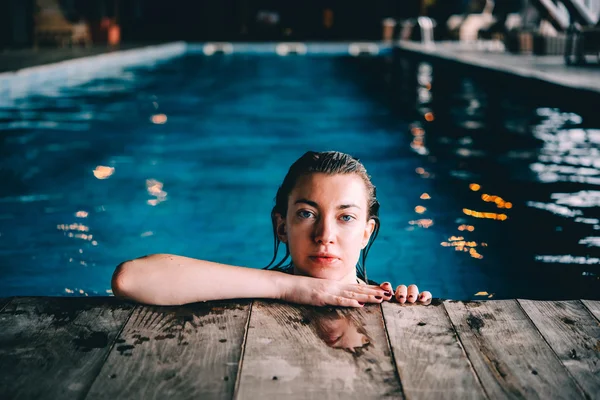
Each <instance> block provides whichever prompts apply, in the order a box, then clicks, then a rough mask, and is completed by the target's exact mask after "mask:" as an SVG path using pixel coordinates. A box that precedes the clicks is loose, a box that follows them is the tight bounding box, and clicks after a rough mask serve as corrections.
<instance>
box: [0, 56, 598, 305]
mask: <svg viewBox="0 0 600 400" xmlns="http://www.w3.org/2000/svg"><path fill="white" fill-rule="evenodd" d="M429 113H430V114H429ZM586 118H587V117H586ZM586 118H584V117H582V116H581V115H580V114H578V111H577V109H569V108H568V107H567V108H565V109H561V108H557V107H555V106H554V104H553V102H552V101H551V100H549V99H538V98H535V99H531V98H526V99H524V98H523V97H522V96H517V95H515V94H513V92H512V91H511V90H508V89H502V88H500V89H499V88H498V87H490V86H489V84H486V79H485V78H482V79H480V80H477V79H474V78H472V77H471V76H470V75H469V74H466V73H461V72H460V71H458V72H453V73H452V74H451V73H449V72H447V71H445V70H442V69H435V67H434V66H432V65H431V64H427V63H423V62H419V61H415V60H407V59H392V58H391V57H378V58H352V57H310V56H303V57H279V56H275V55H260V56H257V55H243V54H235V55H229V56H220V55H219V56H214V57H206V56H200V55H188V56H185V57H180V58H177V59H174V60H171V61H169V62H167V63H164V64H160V65H152V66H142V67H139V68H133V69H130V70H128V71H127V73H126V74H122V76H120V77H116V78H110V79H97V80H93V81H91V82H86V83H82V84H81V85H79V86H73V85H71V86H69V87H65V88H63V89H62V93H61V95H60V96H59V97H56V96H52V97H50V96H44V95H43V94H38V95H31V96H29V97H26V98H24V99H21V100H18V101H16V103H15V104H14V105H13V106H7V107H4V108H2V109H0V174H1V175H2V183H3V184H2V185H1V186H0V296H12V295H67V296H70V295H71V296H84V295H90V296H93V295H107V294H109V293H110V277H111V274H112V272H113V270H114V268H115V266H116V265H117V264H119V263H120V262H122V261H124V260H128V259H132V258H135V257H139V256H142V255H146V254H150V253H175V254H181V255H185V256H189V257H197V258H202V259H207V260H212V261H218V262H223V263H231V264H235V265H245V266H249V267H254V268H261V267H263V266H264V265H265V264H267V262H268V261H269V260H270V259H271V256H272V233H271V226H270V219H269V213H270V210H271V208H272V206H273V198H274V196H275V192H276V190H277V188H278V185H279V184H280V183H281V181H282V179H283V177H284V175H285V173H286V172H287V169H288V167H289V165H290V164H291V163H292V162H293V161H294V160H295V159H297V158H298V157H299V156H300V155H302V154H303V153H304V152H305V151H307V150H332V149H335V150H339V151H343V152H348V153H351V154H353V155H355V156H357V157H359V158H360V159H361V160H362V161H363V163H364V164H365V166H366V167H367V169H368V171H369V173H370V174H371V175H372V177H373V182H374V184H375V185H376V186H377V190H378V197H379V200H380V203H381V204H382V209H381V221H382V228H381V233H380V237H379V238H378V239H377V242H376V243H375V245H374V246H373V249H372V251H371V254H370V255H369V259H368V262H367V269H368V273H369V278H370V279H374V280H378V281H383V280H389V281H391V282H392V283H393V284H400V283H405V284H408V283H417V284H418V285H419V287H420V288H421V289H427V290H430V291H432V292H433V294H434V296H435V297H441V298H454V299H469V298H489V297H490V296H491V298H512V297H522V298H523V297H524V298H582V297H583V298H600V290H598V289H600V280H599V279H598V275H599V274H600V267H599V260H598V257H599V254H598V253H599V252H598V246H600V244H599V243H598V240H599V239H598V238H597V237H598V236H599V235H598V231H599V230H600V222H598V218H599V217H600V215H599V213H598V211H597V210H598V208H597V207H598V205H600V192H598V191H594V187H596V185H597V184H598V183H599V182H598V179H600V178H599V176H600V175H599V169H600V162H599V161H598V160H599V159H600V157H599V154H598V150H597V149H598V144H599V143H600V130H599V129H598V128H599V127H600V123H598V121H597V120H596V121H594V120H589V119H586ZM581 168H583V169H581ZM100 178H102V179H100ZM472 183H477V184H478V185H480V187H481V188H480V189H479V191H473V190H471V189H470V186H469V185H470V184H472ZM582 191H586V192H585V193H583V194H582V193H581V192H582ZM424 193H427V194H428V195H429V197H430V199H421V197H422V196H423V194H424ZM484 193H485V194H490V195H496V196H500V197H501V198H502V199H503V200H504V201H505V202H511V203H512V208H510V209H507V208H502V209H500V208H498V206H497V205H496V203H494V202H484V201H483V200H482V199H481V196H482V194H484ZM423 197H426V196H423ZM418 206H422V207H425V208H426V210H425V211H423V212H422V213H417V212H416V211H415V210H416V207H418ZM463 209H468V210H473V211H479V212H493V213H496V214H505V215H506V216H507V219H506V220H491V219H481V218H474V217H473V216H469V215H467V214H465V211H463ZM417 210H419V211H420V209H418V208H417ZM459 229H463V230H459ZM469 229H472V230H469ZM459 237H462V238H463V239H462V240H461V239H460V238H459ZM461 241H462V242H466V245H464V246H463V247H462V251H456V250H455V248H456V247H457V246H456V245H457V242H461ZM459 247H460V245H459ZM471 248H473V249H474V252H473V251H472V252H469V249H471Z"/></svg>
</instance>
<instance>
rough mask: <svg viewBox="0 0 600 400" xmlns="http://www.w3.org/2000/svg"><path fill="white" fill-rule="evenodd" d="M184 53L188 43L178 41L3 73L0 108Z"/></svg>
mask: <svg viewBox="0 0 600 400" xmlns="http://www.w3.org/2000/svg"><path fill="white" fill-rule="evenodd" d="M185 53H186V44H185V43H184V42H175V43H168V44H163V45H156V46H147V47H141V48H137V49H131V50H123V51H116V52H112V53H104V54H99V55H95V56H89V57H82V58H77V59H72V60H67V61H61V62H57V63H53V64H46V65H41V66H36V67H30V68H23V69H21V70H18V71H15V72H4V73H1V74H0V107H4V106H10V105H13V104H14V102H15V101H16V100H18V99H22V98H25V97H27V96H31V95H44V96H52V95H54V96H60V88H61V87H69V86H73V85H81V84H84V83H86V82H89V81H91V80H94V79H98V78H110V77H120V76H122V74H123V72H124V71H123V70H124V69H125V68H128V67H134V66H136V65H148V64H152V63H159V62H163V61H167V60H170V59H172V58H174V57H179V56H182V55H184V54H185Z"/></svg>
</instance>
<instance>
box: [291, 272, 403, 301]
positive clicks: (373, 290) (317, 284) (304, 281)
mask: <svg viewBox="0 0 600 400" xmlns="http://www.w3.org/2000/svg"><path fill="white" fill-rule="evenodd" d="M285 278H288V279H285V280H284V281H283V284H282V290H281V293H282V295H281V300H284V301H287V302H290V303H296V304H309V305H313V306H328V305H329V306H342V307H362V306H363V305H364V304H365V303H381V302H382V301H384V300H385V301H388V300H391V299H392V296H393V293H392V290H391V285H390V286H389V289H388V288H384V287H382V286H383V285H382V286H376V285H359V284H348V283H342V282H338V281H334V280H329V279H318V278H310V277H305V276H294V275H288V276H286V277H285Z"/></svg>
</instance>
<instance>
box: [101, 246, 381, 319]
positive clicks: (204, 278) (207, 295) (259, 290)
mask: <svg viewBox="0 0 600 400" xmlns="http://www.w3.org/2000/svg"><path fill="white" fill-rule="evenodd" d="M112 290H113V293H114V295H115V296H119V297H125V298H128V299H131V300H134V301H137V302H139V303H145V304H156V305H180V304H187V303H195V302H199V301H209V300H224V299H243V298H263V299H264V298H270V299H280V300H284V301H288V302H292V303H298V304H312V305H339V306H347V307H360V306H361V304H360V303H359V302H362V303H366V302H369V303H380V302H381V298H382V297H383V299H384V300H389V298H390V297H389V296H385V295H384V294H383V293H384V292H385V290H384V289H382V288H380V287H378V286H372V285H349V284H342V283H339V282H336V281H331V280H327V279H317V278H310V277H304V276H294V275H289V274H285V273H283V272H278V271H269V270H262V269H254V268H246V267H236V266H232V265H226V264H219V263H214V262H210V261H204V260H198V259H194V258H189V257H182V256H176V255H171V254H154V255H150V256H146V257H141V258H138V259H135V260H131V261H126V262H124V263H122V264H120V265H119V266H118V267H117V269H116V270H115V272H114V274H113V277H112ZM376 296H379V297H380V298H379V299H378V298H376Z"/></svg>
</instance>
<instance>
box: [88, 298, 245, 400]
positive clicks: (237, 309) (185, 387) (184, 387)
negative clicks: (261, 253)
mask: <svg viewBox="0 0 600 400" xmlns="http://www.w3.org/2000/svg"><path fill="white" fill-rule="evenodd" d="M249 312H250V302H249V301H236V302H206V303H195V304H188V305H185V306H177V307H151V306H139V307H138V308H137V309H136V310H135V312H134V313H133V315H132V316H131V318H130V319H129V321H128V322H127V324H126V326H125V328H124V329H123V332H122V333H121V335H120V336H119V338H118V339H117V341H116V343H115V346H114V348H113V350H112V351H111V353H110V355H109V357H108V359H107V360H106V363H105V364H104V367H103V368H102V371H101V372H100V374H99V376H98V379H97V380H96V381H95V382H94V385H93V386H92V388H91V389H90V392H89V393H88V396H87V397H86V398H87V399H116V398H118V399H132V398H139V399H170V398H176V399H192V398H194V399H198V398H201V399H230V398H232V396H233V391H234V385H235V381H236V376H237V372H238V365H239V361H240V356H241V351H242V342H243V339H244V334H245V328H246V324H247V322H248V313H249Z"/></svg>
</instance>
